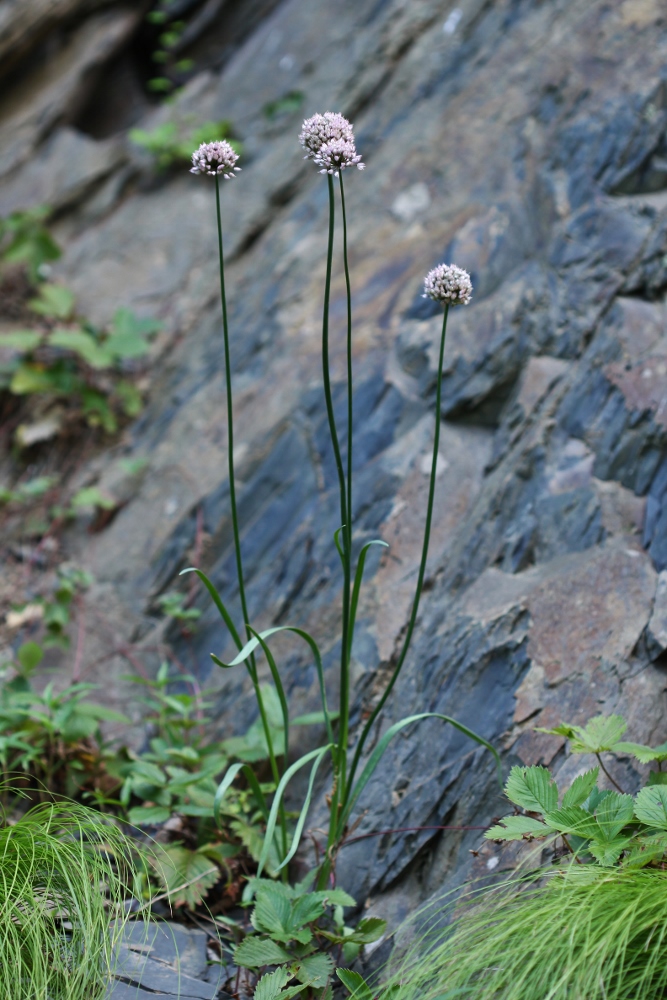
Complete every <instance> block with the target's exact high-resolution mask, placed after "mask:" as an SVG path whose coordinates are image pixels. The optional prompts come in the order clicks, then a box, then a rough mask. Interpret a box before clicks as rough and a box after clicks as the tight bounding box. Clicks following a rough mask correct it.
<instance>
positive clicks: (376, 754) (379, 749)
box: [337, 712, 502, 837]
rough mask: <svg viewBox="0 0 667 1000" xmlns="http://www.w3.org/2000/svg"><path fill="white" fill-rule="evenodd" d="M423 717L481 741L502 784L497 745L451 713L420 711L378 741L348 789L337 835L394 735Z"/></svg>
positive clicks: (390, 729) (343, 827)
mask: <svg viewBox="0 0 667 1000" xmlns="http://www.w3.org/2000/svg"><path fill="white" fill-rule="evenodd" d="M422 719H441V720H442V721H443V722H447V723H449V725H450V726H454V728H455V729H458V730H459V732H461V733H463V734H464V735H465V736H469V737H470V739H471V740H474V741H475V743H479V745H480V746H483V747H485V748H486V749H487V750H490V751H491V753H492V754H493V756H494V758H495V761H496V766H497V768H498V779H499V781H500V784H501V785H502V770H501V763H500V757H499V756H498V752H497V750H496V749H495V747H493V746H491V744H490V743H489V742H488V740H485V739H484V737H483V736H479V735H478V734H477V733H475V732H473V730H472V729H468V727H467V726H464V725H463V723H461V722H457V721H456V719H452V718H451V717H450V716H449V715H441V714H440V713H439V712H420V713H419V715H409V716H408V717H407V718H406V719H401V720H400V722H395V723H394V725H393V726H390V727H389V729H388V730H387V732H386V733H385V734H384V736H383V737H382V739H381V740H380V741H379V742H378V745H377V746H376V748H375V750H374V751H373V753H372V754H371V756H370V757H369V759H368V761H367V762H366V766H365V767H364V769H363V771H362V772H361V774H360V775H359V778H358V779H357V781H356V783H355V785H354V788H353V789H352V790H351V792H350V791H349V790H348V798H347V802H346V803H344V808H343V810H342V812H341V816H340V819H339V822H338V830H337V837H340V836H342V833H343V830H344V829H345V825H346V823H347V821H348V819H349V817H350V813H351V812H352V809H353V808H354V806H355V804H356V802H357V799H358V798H359V796H360V795H361V793H362V792H363V790H364V788H365V787H366V785H367V784H368V782H369V781H370V779H371V776H372V775H373V772H374V771H375V768H376V767H377V766H378V764H379V763H380V760H381V759H382V756H383V754H384V752H385V750H386V749H387V747H388V746H389V744H390V742H391V741H392V739H393V738H394V736H395V735H396V734H397V733H399V732H400V731H401V730H402V729H405V727H406V726H409V725H410V724H411V723H413V722H420V721H421V720H422Z"/></svg>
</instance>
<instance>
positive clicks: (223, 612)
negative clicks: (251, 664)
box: [178, 566, 243, 667]
mask: <svg viewBox="0 0 667 1000" xmlns="http://www.w3.org/2000/svg"><path fill="white" fill-rule="evenodd" d="M186 573H196V574H197V576H198V577H199V579H200V580H201V582H202V583H203V584H204V586H205V587H206V589H207V590H208V592H209V594H210V595H211V599H212V601H213V603H214V604H215V606H216V608H217V609H218V611H219V612H220V617H221V618H222V620H223V621H224V623H225V625H226V626H227V628H228V629H229V634H230V635H231V637H232V639H233V640H234V642H235V643H236V647H237V649H241V647H242V646H243V643H242V642H241V637H240V636H239V634H238V632H237V631H236V626H235V625H234V622H233V621H232V619H231V616H230V614H229V611H228V610H227V608H226V607H225V605H224V604H223V603H222V599H221V597H220V594H219V593H218V591H217V590H216V589H215V587H214V586H213V584H212V583H211V581H210V580H209V578H208V577H207V576H206V574H205V573H202V571H201V570H200V569H197V568H196V567H195V566H188V568H187V569H182V570H181V572H180V573H179V574H178V575H179V576H185V574H186ZM211 658H212V659H213V661H214V663H217V665H218V666H219V667H225V666H227V664H226V663H221V661H220V660H218V658H217V657H214V656H211Z"/></svg>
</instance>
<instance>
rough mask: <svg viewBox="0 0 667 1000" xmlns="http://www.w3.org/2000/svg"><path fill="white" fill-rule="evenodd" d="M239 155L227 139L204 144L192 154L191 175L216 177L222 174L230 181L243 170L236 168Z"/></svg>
mask: <svg viewBox="0 0 667 1000" xmlns="http://www.w3.org/2000/svg"><path fill="white" fill-rule="evenodd" d="M238 158H239V154H238V153H235V152H234V149H233V148H232V146H231V145H230V144H229V143H228V142H227V140H226V139H222V140H221V141H220V142H203V143H202V144H201V146H200V147H199V149H196V150H195V151H194V153H193V154H192V169H191V171H190V173H191V174H210V176H211V177H215V176H216V175H217V174H222V176H223V177H224V178H225V180H226V181H230V180H231V179H232V177H234V176H235V172H236V173H239V172H240V170H241V168H240V167H237V166H236V161H237V160H238Z"/></svg>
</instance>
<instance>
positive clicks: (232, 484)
mask: <svg viewBox="0 0 667 1000" xmlns="http://www.w3.org/2000/svg"><path fill="white" fill-rule="evenodd" d="M215 209H216V215H217V219H218V256H219V260H220V298H221V300H222V331H223V337H224V343H225V381H226V386H227V461H228V466H229V502H230V507H231V514H232V531H233V534H234V551H235V554H236V575H237V578H238V587H239V597H240V599H241V610H242V612H243V622H244V624H245V629H246V638H247V639H251V638H252V631H251V629H250V624H249V616H248V605H247V602H246V596H245V586H244V582H243V560H242V558H241V539H240V536H239V518H238V510H237V506H236V480H235V478H234V408H233V399H232V368H231V357H230V350H229V323H228V320H227V296H226V294H225V264H224V258H223V249H222V219H221V217H220V180H219V178H218V175H217V174H216V177H215ZM247 667H248V673H249V674H250V679H251V681H252V684H253V688H254V689H255V696H256V698H257V704H258V707H259V714H260V717H261V720H262V728H263V730H264V736H265V738H266V745H267V748H268V751H269V759H270V761H271V770H272V772H273V777H274V781H275V782H276V784H277V783H278V781H279V780H280V776H279V772H278V765H277V763H276V758H275V753H274V751H273V741H272V739H271V730H270V728H269V722H268V719H267V716H266V711H265V708H264V701H263V699H262V693H261V691H260V688H259V681H258V677H257V665H256V662H255V655H254V653H253V654H252V656H250V657H249V658H248V661H247Z"/></svg>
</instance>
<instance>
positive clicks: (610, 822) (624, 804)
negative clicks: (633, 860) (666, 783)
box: [595, 789, 667, 841]
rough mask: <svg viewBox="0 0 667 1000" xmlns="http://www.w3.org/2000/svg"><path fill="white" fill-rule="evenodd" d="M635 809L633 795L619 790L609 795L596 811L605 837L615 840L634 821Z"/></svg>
mask: <svg viewBox="0 0 667 1000" xmlns="http://www.w3.org/2000/svg"><path fill="white" fill-rule="evenodd" d="M666 791H667V789H666ZM633 811H634V800H633V798H632V796H631V795H621V794H619V793H618V792H612V794H611V795H607V797H606V798H605V799H603V800H602V802H601V803H600V805H599V806H598V808H597V809H596V811H595V816H596V819H597V822H598V826H599V827H600V829H601V830H602V833H603V835H604V839H605V840H609V841H612V840H614V839H615V838H616V837H617V836H618V834H619V833H620V832H621V830H622V829H623V827H624V826H625V825H626V824H627V823H631V822H632V816H633ZM596 839H600V838H596Z"/></svg>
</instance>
